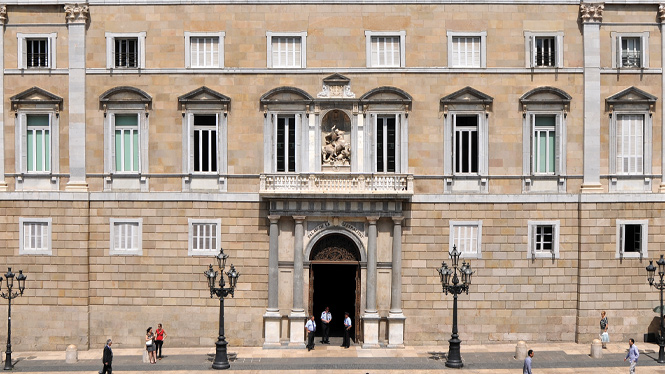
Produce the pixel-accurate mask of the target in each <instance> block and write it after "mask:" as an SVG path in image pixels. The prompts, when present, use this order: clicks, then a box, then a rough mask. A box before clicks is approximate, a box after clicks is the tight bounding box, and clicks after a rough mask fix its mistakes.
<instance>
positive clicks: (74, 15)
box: [65, 3, 90, 23]
mask: <svg viewBox="0 0 665 374" xmlns="http://www.w3.org/2000/svg"><path fill="white" fill-rule="evenodd" d="M89 15H90V10H89V9H88V4H87V3H81V4H79V3H69V4H65V19H66V20H67V23H86V22H87V21H88V16H89Z"/></svg>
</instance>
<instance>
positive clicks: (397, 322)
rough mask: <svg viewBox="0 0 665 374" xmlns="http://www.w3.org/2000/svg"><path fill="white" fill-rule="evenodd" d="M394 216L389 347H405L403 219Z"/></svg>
mask: <svg viewBox="0 0 665 374" xmlns="http://www.w3.org/2000/svg"><path fill="white" fill-rule="evenodd" d="M403 219H404V217H393V254H392V279H391V285H390V313H388V348H404V320H405V319H406V317H404V313H402V220H403Z"/></svg>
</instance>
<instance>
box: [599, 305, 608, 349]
mask: <svg viewBox="0 0 665 374" xmlns="http://www.w3.org/2000/svg"><path fill="white" fill-rule="evenodd" d="M608 326H609V322H608V321H607V317H606V316H605V311H604V310H603V311H602V312H600V341H601V342H602V343H603V348H607V343H609V342H610V334H608V333H607V327H608Z"/></svg>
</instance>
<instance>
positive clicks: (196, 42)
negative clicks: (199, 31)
mask: <svg viewBox="0 0 665 374" xmlns="http://www.w3.org/2000/svg"><path fill="white" fill-rule="evenodd" d="M189 40H190V61H191V66H192V67H193V68H216V67H219V37H203V36H201V37H195V36H192V37H191V38H190V39H189Z"/></svg>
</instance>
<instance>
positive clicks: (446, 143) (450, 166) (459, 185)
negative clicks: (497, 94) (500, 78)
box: [440, 86, 494, 193]
mask: <svg viewBox="0 0 665 374" xmlns="http://www.w3.org/2000/svg"><path fill="white" fill-rule="evenodd" d="M493 101H494V98H492V97H491V96H489V95H486V94H484V93H482V92H480V91H478V90H476V89H474V88H471V87H468V86H467V87H465V88H463V89H461V90H459V91H456V92H453V93H452V94H450V95H447V96H444V97H443V98H441V101H440V105H441V111H442V112H443V152H444V161H443V173H444V176H445V185H444V192H446V193H451V192H481V193H486V192H488V177H487V174H488V164H489V152H488V149H489V139H488V138H489V114H490V112H491V111H492V103H493ZM460 114H461V115H477V116H478V153H479V154H478V173H477V174H476V175H473V174H455V172H454V170H455V169H454V161H455V152H454V151H453V138H454V136H455V123H454V118H455V117H456V116H457V115H460Z"/></svg>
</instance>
